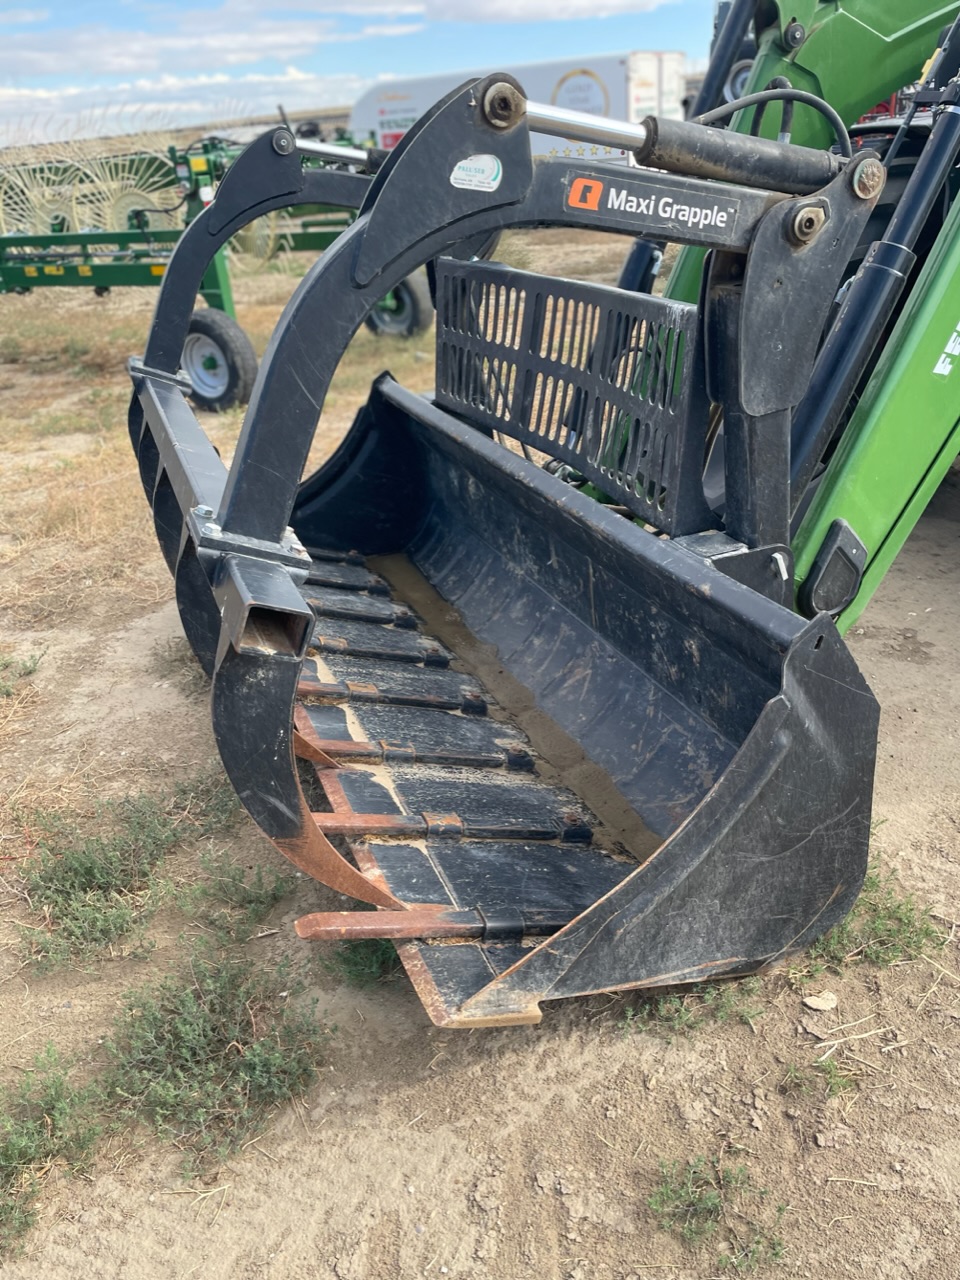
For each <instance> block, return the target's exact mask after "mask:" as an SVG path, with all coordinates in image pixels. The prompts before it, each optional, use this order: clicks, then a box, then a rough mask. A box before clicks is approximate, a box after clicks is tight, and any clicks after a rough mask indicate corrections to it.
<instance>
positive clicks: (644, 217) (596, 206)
mask: <svg viewBox="0 0 960 1280" xmlns="http://www.w3.org/2000/svg"><path fill="white" fill-rule="evenodd" d="M567 208H568V209H576V210H577V211H578V212H582V213H599V212H601V211H604V212H606V213H608V214H610V213H613V214H623V215H625V216H624V220H625V221H631V222H634V221H636V222H654V223H657V224H658V225H662V224H664V223H667V224H680V225H683V226H687V227H716V228H717V229H718V230H721V231H723V230H726V229H727V228H729V227H731V226H732V223H733V220H734V218H735V217H736V214H737V205H736V204H735V203H731V202H724V203H723V204H709V205H704V204H693V203H685V202H684V200H683V198H682V196H678V195H677V194H669V193H664V192H662V191H659V192H658V191H651V190H650V189H649V188H648V187H645V186H644V187H641V186H639V185H637V184H635V183H630V182H624V181H614V180H607V179H603V178H585V177H580V178H574V180H573V181H572V182H571V183H570V188H569V190H568V192H567Z"/></svg>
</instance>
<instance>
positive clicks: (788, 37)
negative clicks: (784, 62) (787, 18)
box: [783, 22, 807, 49]
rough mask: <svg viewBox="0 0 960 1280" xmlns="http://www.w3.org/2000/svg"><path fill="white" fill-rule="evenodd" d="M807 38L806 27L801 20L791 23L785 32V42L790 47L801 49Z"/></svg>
mask: <svg viewBox="0 0 960 1280" xmlns="http://www.w3.org/2000/svg"><path fill="white" fill-rule="evenodd" d="M806 38H807V32H806V28H805V27H804V26H803V23H801V22H791V23H789V25H788V26H787V27H786V29H785V30H784V33H783V42H784V44H785V45H786V46H787V48H788V49H799V48H800V46H801V45H802V44H803V42H804V40H806Z"/></svg>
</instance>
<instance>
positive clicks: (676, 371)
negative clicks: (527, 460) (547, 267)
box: [436, 259, 707, 534]
mask: <svg viewBox="0 0 960 1280" xmlns="http://www.w3.org/2000/svg"><path fill="white" fill-rule="evenodd" d="M703 384H704V376H703V360H702V353H701V344H700V334H699V317H698V314H697V308H696V307H693V306H689V305H687V304H686V303H678V302H668V301H666V300H664V299H661V298H653V297H650V296H648V295H646V294H635V293H626V292H625V291H623V290H621V289H611V288H607V287H604V286H602V285H586V284H579V283H576V282H573V281H569V280H557V279H553V278H549V277H544V276H538V275H533V274H531V273H529V272H525V271H514V270H512V269H510V268H507V267H503V266H499V265H497V264H491V263H462V262H455V261H453V260H450V259H441V260H440V261H439V262H438V264H437V393H436V399H437V403H438V404H439V405H441V406H442V407H443V408H445V409H448V410H450V411H451V412H453V413H456V414H457V415H458V416H460V417H462V418H466V419H467V420H468V421H470V422H474V423H476V424H477V425H479V426H482V427H485V428H488V429H492V430H494V431H498V432H502V433H503V434H505V435H508V436H511V437H512V438H513V439H515V440H518V441H520V442H521V443H523V444H526V445H529V446H531V447H533V448H534V449H538V450H541V451H542V452H543V453H545V454H548V455H550V456H551V457H553V458H558V459H561V460H562V461H564V462H567V463H569V464H570V465H571V466H572V467H574V468H575V469H576V470H577V471H579V472H580V473H581V474H582V475H583V476H584V477H585V478H586V479H587V480H589V481H591V482H592V483H594V484H595V485H596V486H597V487H598V488H599V489H601V490H602V491H603V492H604V493H606V494H607V495H608V496H609V497H610V498H612V499H613V500H614V501H616V502H619V503H622V504H623V506H625V507H627V508H628V509H629V510H630V511H631V512H632V513H633V514H635V515H637V516H640V517H641V518H642V519H644V520H646V521H647V522H649V523H650V524H651V525H653V526H655V527H656V528H657V529H661V530H663V531H664V532H665V533H670V534H682V533H691V532H695V531H696V530H698V529H702V528H704V527H705V518H706V506H705V502H704V498H703V486H702V481H701V475H702V468H703V455H704V439H705V428H706V416H707V405H706V398H705V392H704V385H703Z"/></svg>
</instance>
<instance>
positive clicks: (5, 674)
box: [0, 653, 43, 698]
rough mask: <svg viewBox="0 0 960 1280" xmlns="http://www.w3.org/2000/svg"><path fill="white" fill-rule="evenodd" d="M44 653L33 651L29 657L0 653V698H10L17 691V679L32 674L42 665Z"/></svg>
mask: <svg viewBox="0 0 960 1280" xmlns="http://www.w3.org/2000/svg"><path fill="white" fill-rule="evenodd" d="M42 657H43V654H42V653H31V655H30V657H29V658H11V657H10V656H9V655H7V654H0V698H10V697H12V696H13V694H14V693H16V689H17V681H18V680H25V679H27V677H28V676H32V675H33V674H34V672H35V671H36V669H37V667H39V665H40V659H41V658H42Z"/></svg>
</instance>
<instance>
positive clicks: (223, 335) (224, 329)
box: [180, 307, 257, 413]
mask: <svg viewBox="0 0 960 1280" xmlns="http://www.w3.org/2000/svg"><path fill="white" fill-rule="evenodd" d="M180 367H181V369H182V370H183V372H184V373H185V374H186V375H187V377H188V378H189V379H190V384H191V386H192V387H193V391H192V392H191V399H192V400H193V402H194V404H196V405H197V407H198V408H200V409H207V410H208V411H209V412H211V413H222V412H223V410H224V409H232V408H233V406H234V405H237V404H246V403H247V401H248V400H249V399H250V393H251V391H252V390H253V384H254V382H255V381H256V377H257V354H256V352H255V351H254V349H253V347H252V346H251V345H250V339H249V338H248V337H247V335H246V334H245V333H244V331H243V330H242V329H241V328H240V326H239V325H238V324H237V322H236V320H234V319H233V318H232V317H231V316H228V315H227V314H226V312H224V311H217V310H215V309H214V308H213V307H206V308H204V309H202V310H199V311H195V312H194V313H193V315H192V316H191V317H190V327H189V329H188V330H187V340H186V342H185V343H184V344H183V355H182V356H181V357H180Z"/></svg>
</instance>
